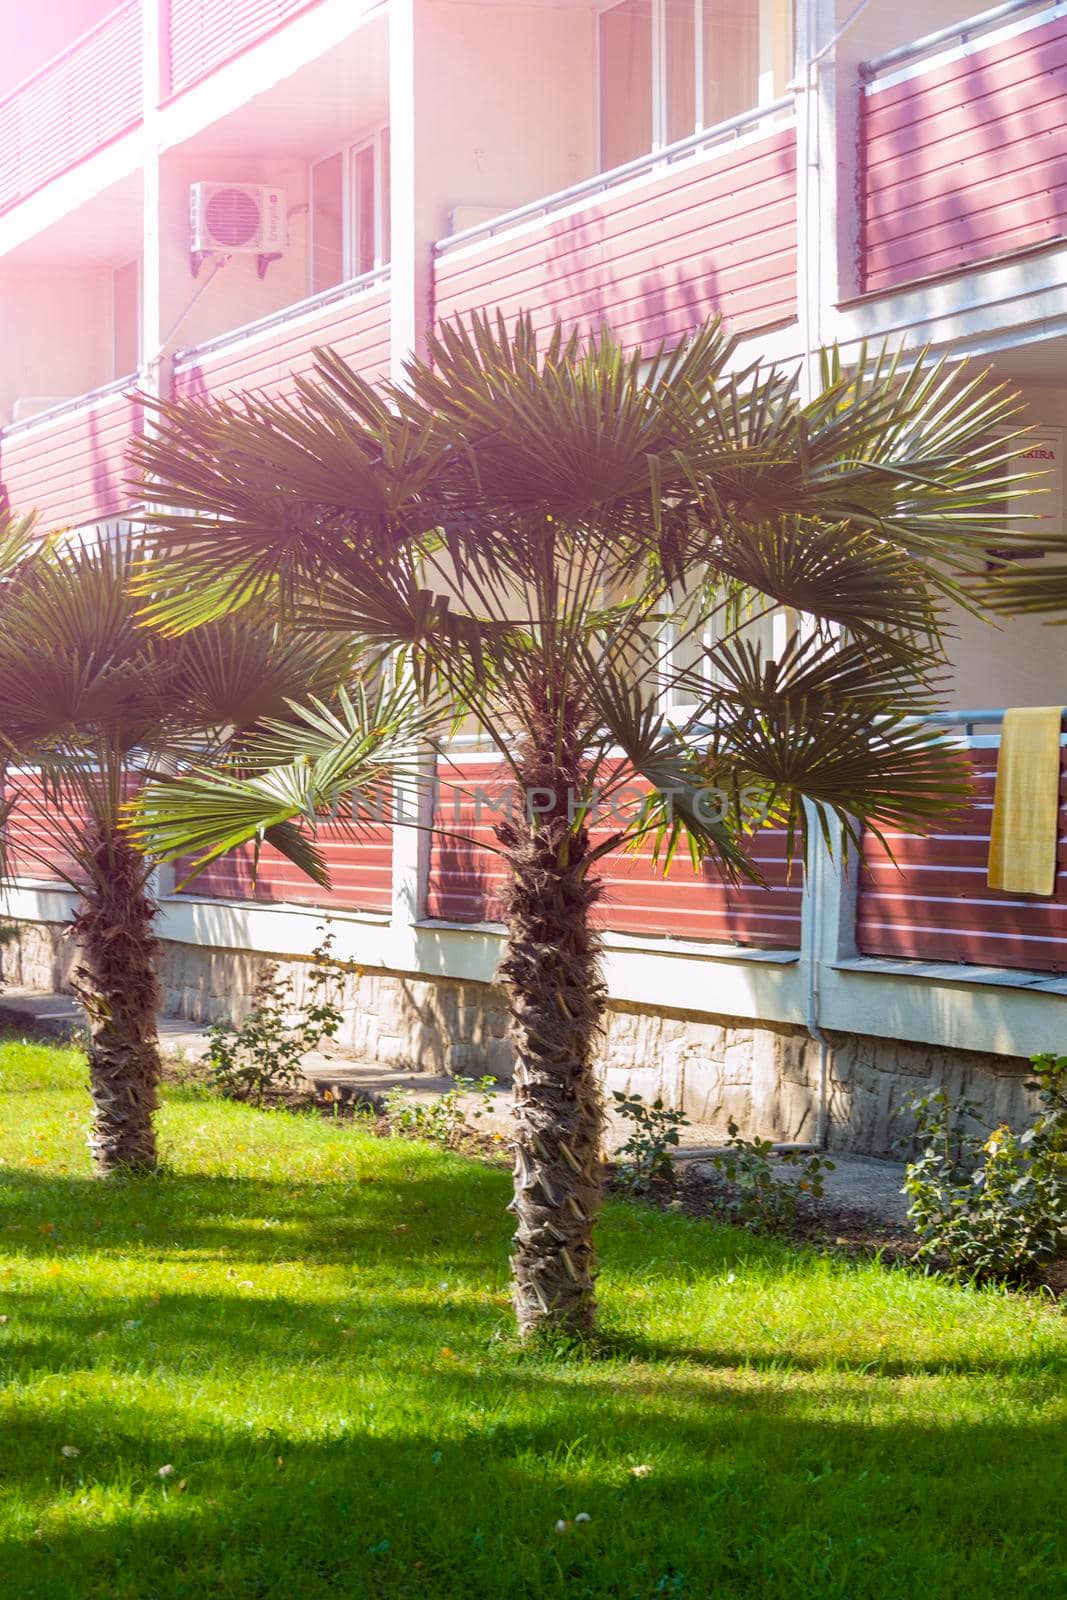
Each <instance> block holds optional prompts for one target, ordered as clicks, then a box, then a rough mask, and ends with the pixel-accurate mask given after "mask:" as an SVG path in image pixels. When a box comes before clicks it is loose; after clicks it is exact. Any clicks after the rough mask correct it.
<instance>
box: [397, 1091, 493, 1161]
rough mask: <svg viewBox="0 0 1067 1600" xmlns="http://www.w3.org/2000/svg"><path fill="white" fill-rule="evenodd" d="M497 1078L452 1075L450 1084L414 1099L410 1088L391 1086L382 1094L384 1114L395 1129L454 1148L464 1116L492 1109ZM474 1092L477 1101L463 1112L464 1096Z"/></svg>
mask: <svg viewBox="0 0 1067 1600" xmlns="http://www.w3.org/2000/svg"><path fill="white" fill-rule="evenodd" d="M495 1084H496V1079H495V1078H491V1077H484V1078H462V1077H457V1078H455V1079H453V1087H452V1088H451V1089H449V1090H447V1091H446V1093H445V1094H442V1095H438V1096H437V1098H436V1099H434V1100H430V1101H421V1100H416V1099H415V1097H414V1093H413V1091H412V1090H411V1089H401V1088H396V1089H390V1090H389V1091H388V1093H387V1094H386V1096H385V1117H386V1121H387V1122H388V1123H389V1125H390V1127H391V1128H392V1130H393V1132H394V1133H402V1134H406V1135H407V1136H408V1137H409V1138H411V1139H430V1140H432V1141H433V1143H434V1144H440V1145H444V1146H445V1147H446V1149H453V1148H454V1147H455V1146H456V1145H457V1144H458V1143H459V1141H460V1139H461V1137H462V1135H463V1132H464V1129H465V1127H466V1118H467V1116H468V1115H469V1116H471V1117H474V1118H478V1117H482V1116H484V1115H485V1113H486V1112H487V1111H490V1110H491V1109H492V1105H493V1093H492V1091H493V1088H494V1085H495ZM467 1094H476V1095H478V1096H480V1104H479V1105H478V1106H477V1107H475V1108H474V1109H473V1110H471V1111H469V1112H467V1113H465V1112H464V1108H463V1096H464V1095H467Z"/></svg>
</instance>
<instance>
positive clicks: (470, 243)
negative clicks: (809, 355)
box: [434, 100, 797, 345]
mask: <svg viewBox="0 0 1067 1600" xmlns="http://www.w3.org/2000/svg"><path fill="white" fill-rule="evenodd" d="M791 105H792V102H791V101H790V100H781V101H777V102H775V103H774V104H773V105H771V106H767V107H764V108H761V109H760V110H758V111H753V112H751V113H748V114H746V115H745V116H743V117H737V118H734V119H733V120H732V121H730V122H725V123H721V124H720V125H719V126H718V127H716V128H712V129H708V130H706V131H705V132H702V133H700V134H696V135H694V136H693V137H690V138H687V139H684V140H681V141H679V142H678V143H677V144H675V145H671V146H669V147H668V148H666V149H663V150H659V151H656V152H654V153H653V154H652V155H649V156H645V157H642V158H641V159H640V160H637V161H632V162H629V163H628V164H627V165H626V166H623V167H617V168H615V169H614V171H611V172H607V173H603V174H601V175H599V176H597V177H595V178H591V179H588V180H586V181H585V182H582V183H579V184H575V185H574V186H573V187H571V188H569V189H566V190H564V191H563V192H562V193H560V194H556V195H553V196H551V197H550V198H548V199H546V200H541V201H537V202H536V203H534V204H532V205H526V206H522V207H519V208H518V209H517V210H514V211H511V212H508V213H506V214H505V215H503V216H500V217H496V218H494V219H493V220H492V221H491V222H488V223H485V224H482V225H480V226H478V227H476V228H470V229H467V230H465V231H464V232H462V233H457V234H454V235H452V236H451V237H450V238H447V239H442V240H441V241H440V242H439V243H438V244H437V246H436V247H435V267H434V313H435V317H436V318H437V319H438V320H444V319H447V318H449V317H455V316H458V315H466V314H469V313H470V312H471V311H475V310H482V309H485V308H493V309H495V308H497V307H499V308H500V310H501V311H502V312H503V313H504V316H505V317H506V318H508V319H509V320H510V319H512V318H513V317H514V316H515V315H516V313H517V312H518V311H520V310H526V311H529V312H530V313H531V314H532V315H533V318H534V322H535V324H536V325H537V326H538V327H539V328H544V327H546V326H548V325H549V324H551V323H552V322H554V321H555V319H556V318H557V317H559V318H560V319H562V321H563V322H564V323H565V324H567V325H570V326H578V327H584V328H586V329H589V328H595V327H597V326H599V325H600V324H601V323H607V324H610V325H611V326H612V327H613V328H614V330H615V331H616V332H617V333H618V334H619V335H620V336H621V338H622V339H623V340H624V341H625V343H627V344H630V345H637V344H644V345H649V344H655V343H656V342H658V341H659V340H660V339H674V338H678V337H680V336H682V335H684V334H686V333H688V332H690V331H691V330H692V329H693V328H694V327H695V326H696V325H697V324H698V323H700V322H701V321H702V320H703V319H704V318H705V317H707V316H708V315H710V314H711V313H712V312H722V314H723V316H724V317H725V318H726V319H727V321H728V324H729V326H730V328H731V329H732V330H733V331H750V330H753V329H756V328H767V327H770V326H773V325H774V324H777V323H782V322H789V321H792V320H793V318H794V317H795V316H796V299H797V289H796V256H797V212H796V202H797V174H796V135H795V129H794V126H793V123H792V120H791V119H788V113H789V111H790V109H791Z"/></svg>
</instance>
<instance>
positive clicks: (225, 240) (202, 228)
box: [189, 183, 288, 256]
mask: <svg viewBox="0 0 1067 1600" xmlns="http://www.w3.org/2000/svg"><path fill="white" fill-rule="evenodd" d="M189 222H190V246H189V248H190V249H191V250H192V251H193V253H194V255H208V254H211V253H213V252H216V251H218V252H223V251H224V252H226V254H230V253H231V252H233V251H245V252H247V253H248V254H249V255H259V256H273V255H278V254H280V252H281V251H282V250H284V249H285V246H286V243H287V239H286V233H287V223H288V218H287V213H286V208H285V190H284V189H275V188H272V187H271V186H270V185H269V184H262V183H194V184H193V185H192V187H191V189H190V190H189Z"/></svg>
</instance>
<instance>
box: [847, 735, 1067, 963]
mask: <svg viewBox="0 0 1067 1600" xmlns="http://www.w3.org/2000/svg"><path fill="white" fill-rule="evenodd" d="M965 719H969V720H965ZM1002 719H1003V712H1001V711H976V712H970V713H958V714H957V715H956V717H955V718H954V719H953V720H955V721H958V722H962V723H963V728H962V730H961V737H962V739H963V742H964V743H965V745H966V747H967V749H968V751H969V755H970V760H971V765H972V768H973V773H974V785H975V792H974V798H973V800H972V802H971V804H970V806H969V807H968V809H967V811H966V812H965V814H963V815H962V816H961V817H960V818H959V819H957V820H956V821H953V822H952V823H950V824H948V825H947V826H944V827H940V828H938V829H937V830H936V831H935V832H934V833H933V834H930V835H926V836H923V835H919V834H910V833H889V834H887V839H888V842H889V845H890V848H891V850H892V852H893V856H894V857H895V863H896V864H894V862H893V861H892V860H890V858H889V856H888V855H887V854H886V852H885V851H884V850H883V849H882V848H881V846H879V845H877V844H876V843H875V842H874V841H873V840H871V841H868V844H869V848H868V852H867V860H866V867H865V872H864V876H863V880H862V883H861V886H860V892H859V905H858V915H857V944H858V947H859V950H860V952H861V954H863V955H877V956H889V957H897V958H899V957H910V958H912V959H915V960H922V961H938V962H967V963H970V964H972V965H973V964H977V965H980V966H986V967H999V968H1006V969H1016V970H1023V971H1039V972H1067V748H1065V749H1063V750H1062V751H1061V778H1060V841H1059V851H1058V856H1057V872H1056V887H1055V893H1054V894H1053V895H1051V896H1049V897H1048V898H1046V897H1044V896H1041V897H1036V896H1026V897H1020V896H1018V895H1011V894H1006V893H1003V892H1001V891H1000V890H997V889H990V888H989V887H988V885H987V883H986V872H987V863H988V860H989V833H990V824H991V822H992V815H993V790H994V785H995V783H996V772H997V759H998V753H999V749H1000V738H999V734H997V733H984V734H979V733H975V731H974V730H975V728H976V727H980V726H983V725H989V724H996V723H998V722H1000V721H1001V720H1002Z"/></svg>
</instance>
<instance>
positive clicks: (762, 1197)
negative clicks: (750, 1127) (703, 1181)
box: [711, 1117, 835, 1233]
mask: <svg viewBox="0 0 1067 1600" xmlns="http://www.w3.org/2000/svg"><path fill="white" fill-rule="evenodd" d="M726 1131H727V1133H728V1134H729V1136H730V1137H729V1139H728V1140H727V1142H726V1148H725V1150H723V1151H721V1152H719V1154H717V1155H714V1156H712V1158H711V1160H712V1165H713V1166H714V1167H716V1168H717V1169H718V1171H719V1172H721V1173H722V1175H723V1177H724V1178H726V1179H727V1181H728V1182H729V1183H731V1184H733V1185H734V1186H735V1190H736V1193H735V1195H734V1196H732V1197H731V1199H730V1200H729V1201H728V1202H727V1206H726V1209H727V1210H728V1211H729V1212H730V1213H732V1215H733V1217H734V1218H735V1220H736V1221H738V1222H740V1223H742V1224H743V1225H744V1226H745V1227H750V1228H755V1229H759V1230H762V1231H764V1232H769V1233H776V1232H781V1231H782V1230H784V1229H786V1228H788V1227H789V1226H790V1225H791V1224H792V1223H793V1222H794V1221H795V1220H796V1212H797V1194H798V1192H799V1193H804V1194H809V1195H810V1196H811V1197H812V1199H814V1200H818V1199H820V1198H821V1196H822V1194H823V1179H824V1177H825V1175H826V1174H827V1173H828V1172H833V1170H834V1166H835V1163H834V1162H833V1161H831V1160H830V1158H829V1157H828V1156H821V1155H818V1154H816V1153H814V1152H812V1153H806V1152H803V1151H800V1150H776V1149H775V1147H774V1145H773V1143H772V1142H771V1140H770V1139H743V1138H742V1137H741V1133H740V1129H739V1128H738V1126H737V1123H736V1122H735V1121H734V1120H733V1118H732V1117H731V1119H730V1121H729V1122H728V1123H727V1124H726ZM783 1167H790V1168H792V1169H797V1168H799V1169H800V1176H799V1177H798V1178H797V1179H796V1181H795V1182H789V1183H783V1182H782V1181H781V1180H780V1179H779V1177H778V1173H779V1172H780V1171H781V1169H782V1168H783Z"/></svg>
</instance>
